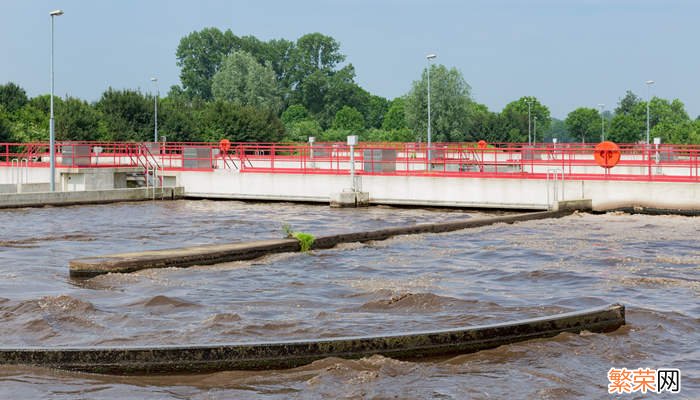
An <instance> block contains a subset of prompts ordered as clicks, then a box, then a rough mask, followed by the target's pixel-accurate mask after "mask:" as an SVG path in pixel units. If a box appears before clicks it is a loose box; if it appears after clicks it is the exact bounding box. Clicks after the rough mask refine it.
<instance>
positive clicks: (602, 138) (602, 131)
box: [598, 103, 605, 142]
mask: <svg viewBox="0 0 700 400" xmlns="http://www.w3.org/2000/svg"><path fill="white" fill-rule="evenodd" d="M598 107H600V141H601V142H604V141H605V119H604V118H603V109H605V104H603V103H600V104H598Z"/></svg>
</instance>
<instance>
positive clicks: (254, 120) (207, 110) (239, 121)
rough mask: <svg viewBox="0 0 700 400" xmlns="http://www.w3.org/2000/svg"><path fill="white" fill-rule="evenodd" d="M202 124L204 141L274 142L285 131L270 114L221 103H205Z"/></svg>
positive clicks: (271, 113)
mask: <svg viewBox="0 0 700 400" xmlns="http://www.w3.org/2000/svg"><path fill="white" fill-rule="evenodd" d="M201 123H202V124H203V126H204V131H203V132H202V139H203V140H206V141H217V142H218V141H219V140H221V139H224V138H226V139H229V140H230V141H232V142H276V141H279V140H280V139H281V138H282V133H283V132H284V127H283V126H282V121H280V120H279V118H277V115H275V114H274V113H273V112H271V111H269V110H264V109H259V108H255V107H251V106H240V105H237V104H234V103H231V102H227V101H223V100H217V101H212V102H209V103H207V104H206V106H205V107H204V110H203V111H202V121H201Z"/></svg>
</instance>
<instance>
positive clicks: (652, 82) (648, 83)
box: [646, 81, 654, 85]
mask: <svg viewBox="0 0 700 400" xmlns="http://www.w3.org/2000/svg"><path fill="white" fill-rule="evenodd" d="M646 84H647V85H653V84H654V81H647V82H646Z"/></svg>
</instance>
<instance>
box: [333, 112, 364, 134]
mask: <svg viewBox="0 0 700 400" xmlns="http://www.w3.org/2000/svg"><path fill="white" fill-rule="evenodd" d="M333 129H342V130H348V131H351V132H355V133H359V132H361V131H363V130H364V129H365V121H364V118H362V114H360V112H359V111H357V110H356V109H355V108H353V107H348V106H344V107H343V108H341V109H340V110H338V112H337V113H335V118H334V119H333Z"/></svg>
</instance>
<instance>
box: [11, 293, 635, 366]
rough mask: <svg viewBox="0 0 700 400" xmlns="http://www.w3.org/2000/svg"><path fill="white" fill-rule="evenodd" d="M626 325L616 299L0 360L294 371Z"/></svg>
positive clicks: (14, 352) (28, 351) (43, 351)
mask: <svg viewBox="0 0 700 400" xmlns="http://www.w3.org/2000/svg"><path fill="white" fill-rule="evenodd" d="M624 324H625V307H624V306H623V305H620V304H612V305H609V306H606V307H599V308H593V309H588V310H581V311H574V312H569V313H563V314H558V315H550V316H545V317H540V318H532V319H527V320H520V321H514V322H510V323H502V324H492V325H484V326H467V327H461V328H452V329H445V330H435V331H430V332H415V333H403V334H396V335H385V336H361V337H338V338H322V339H310V340H293V341H278V342H263V343H233V344H211V345H190V346H187V345H184V346H143V347H82V348H66V347H63V348H61V347H54V348H18V349H12V348H0V364H6V365H36V366H42V367H46V368H63V369H68V370H76V371H85V372H96V373H112V374H154V373H172V372H187V373H195V372H209V371H221V370H235V369H246V370H254V369H255V370H260V369H276V368H293V367H298V366H301V365H304V364H308V363H311V362H313V361H315V360H320V359H323V358H327V357H342V358H361V357H369V356H371V355H374V354H381V355H383V356H385V357H392V358H396V359H409V360H415V359H420V358H425V357H436V356H447V355H455V354H464V353H472V352H475V351H479V350H484V349H490V348H495V347H498V346H501V345H507V344H511V343H517V342H521V341H524V340H530V339H537V338H549V337H553V336H556V335H558V334H560V333H563V332H571V333H580V332H582V331H584V330H585V331H588V332H596V333H604V332H611V331H614V330H615V329H617V328H619V327H620V326H622V325H624Z"/></svg>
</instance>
